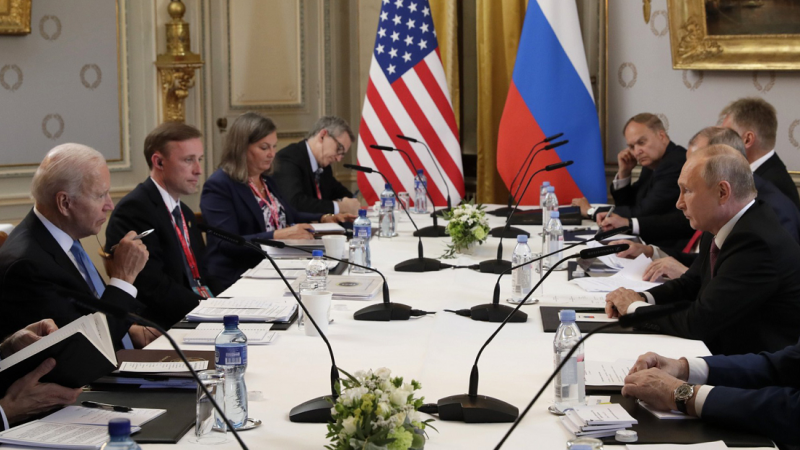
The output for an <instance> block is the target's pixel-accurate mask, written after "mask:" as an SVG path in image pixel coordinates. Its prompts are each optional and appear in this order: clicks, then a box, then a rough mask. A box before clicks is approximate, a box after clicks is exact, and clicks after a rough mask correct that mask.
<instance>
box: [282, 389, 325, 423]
mask: <svg viewBox="0 0 800 450" xmlns="http://www.w3.org/2000/svg"><path fill="white" fill-rule="evenodd" d="M331 408H333V403H332V402H331V396H330V395H326V396H322V397H317V398H315V399H312V400H309V401H307V402H303V403H301V404H299V405H297V406H295V407H294V408H292V410H291V411H290V412H289V420H291V421H292V422H297V423H328V422H330V421H331Z"/></svg>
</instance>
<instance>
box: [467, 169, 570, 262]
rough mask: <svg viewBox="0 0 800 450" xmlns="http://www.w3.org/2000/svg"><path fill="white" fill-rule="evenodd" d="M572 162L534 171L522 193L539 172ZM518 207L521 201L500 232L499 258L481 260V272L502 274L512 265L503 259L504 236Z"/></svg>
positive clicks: (515, 206) (523, 193)
mask: <svg viewBox="0 0 800 450" xmlns="http://www.w3.org/2000/svg"><path fill="white" fill-rule="evenodd" d="M570 164H572V161H565V162H560V163H556V164H550V165H549V166H545V167H544V168H542V169H539V170H537V171H536V172H534V173H533V175H531V177H530V178H528V183H526V184H525V189H523V191H522V195H523V196H524V195H525V191H527V190H528V186H530V184H531V181H533V178H534V177H535V176H536V174H538V173H539V172H543V171H546V172H550V171H553V170H557V169H560V168H562V167H567V166H569V165H570ZM517 208H519V203H517V204H516V205H514V209H513V210H512V212H511V214H509V215H508V218H506V224H505V226H504V228H503V232H502V233H501V234H500V242H499V243H498V244H497V258H496V259H487V260H486V261H481V262H480V264H478V270H480V271H481V273H494V274H500V273H503V271H504V270H506V269H508V268H509V267H511V262H510V261H505V260H503V237H504V236H505V234H506V231H507V230H508V227H509V225H510V224H511V218H512V217H513V216H514V213H515V212H516V211H517ZM544 226H547V224H545V225H544Z"/></svg>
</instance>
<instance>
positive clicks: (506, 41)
mask: <svg viewBox="0 0 800 450" xmlns="http://www.w3.org/2000/svg"><path fill="white" fill-rule="evenodd" d="M527 5H528V2H527V0H477V28H478V36H477V43H478V188H477V191H478V192H477V196H478V202H481V203H505V202H506V200H507V199H508V190H507V189H506V187H505V185H504V184H503V180H502V179H501V178H500V175H499V174H498V173H497V130H498V129H499V127H500V118H501V117H502V115H503V107H504V106H505V102H506V96H508V87H509V85H510V82H511V73H512V72H513V71H514V60H515V58H516V56H517V47H518V46H519V37H520V34H521V33H522V23H523V21H524V20H525V10H526V7H527ZM437 29H438V28H437Z"/></svg>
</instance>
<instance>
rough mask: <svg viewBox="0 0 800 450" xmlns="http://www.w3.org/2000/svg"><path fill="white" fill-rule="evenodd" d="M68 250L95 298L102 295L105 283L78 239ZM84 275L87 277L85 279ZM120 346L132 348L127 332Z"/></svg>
mask: <svg viewBox="0 0 800 450" xmlns="http://www.w3.org/2000/svg"><path fill="white" fill-rule="evenodd" d="M69 251H70V252H71V253H72V256H74V257H75V261H76V262H77V263H78V266H79V267H80V268H81V271H82V272H83V276H84V280H85V281H86V284H88V285H89V287H90V288H91V289H92V292H94V295H95V296H96V297H97V298H100V297H102V296H103V292H105V291H106V285H105V284H104V283H103V280H101V279H100V274H99V273H97V269H95V267H94V264H92V261H91V260H90V259H89V255H87V254H86V251H84V250H83V246H82V245H81V243H80V241H73V242H72V247H71V248H70V249H69ZM86 277H88V278H89V279H88V280H86ZM122 346H123V347H124V348H126V349H132V348H133V342H131V337H130V336H129V335H128V333H125V336H124V337H123V338H122Z"/></svg>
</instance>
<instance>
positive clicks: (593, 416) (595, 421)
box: [559, 403, 639, 437]
mask: <svg viewBox="0 0 800 450" xmlns="http://www.w3.org/2000/svg"><path fill="white" fill-rule="evenodd" d="M559 420H561V424H562V425H564V427H565V428H566V429H567V430H568V431H569V432H570V433H572V434H574V435H575V436H588V437H606V436H614V435H615V434H616V433H617V430H624V429H625V428H629V427H631V426H633V425H635V424H637V423H639V422H638V421H637V420H636V419H634V418H633V417H632V416H631V415H630V414H628V411H626V410H625V408H623V407H622V406H621V405H619V404H617V403H615V404H611V405H594V406H578V407H576V408H575V409H569V410H567V412H566V415H564V416H563V417H559Z"/></svg>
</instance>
